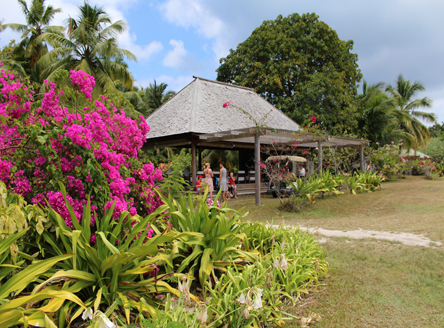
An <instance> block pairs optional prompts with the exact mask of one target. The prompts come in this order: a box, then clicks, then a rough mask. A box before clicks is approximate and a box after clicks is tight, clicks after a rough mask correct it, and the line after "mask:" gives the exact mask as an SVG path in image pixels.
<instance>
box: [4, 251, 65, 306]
mask: <svg viewBox="0 0 444 328" xmlns="http://www.w3.org/2000/svg"><path fill="white" fill-rule="evenodd" d="M72 257H73V254H67V255H60V256H55V257H52V258H50V259H47V260H43V261H40V262H37V263H34V264H31V265H30V266H28V267H27V268H26V269H24V270H23V271H22V272H20V273H18V274H16V275H14V276H13V277H11V278H10V279H9V280H8V281H7V282H5V284H4V285H3V286H1V287H0V299H2V298H6V297H8V296H9V294H10V293H12V292H13V291H15V292H16V294H18V293H20V292H21V291H22V290H23V289H25V288H26V287H27V286H28V285H29V283H31V282H32V281H33V280H34V279H35V278H36V277H38V276H39V275H40V274H42V273H45V272H46V271H48V269H50V268H51V267H52V266H53V265H54V264H56V263H57V262H59V261H63V260H66V259H69V258H72Z"/></svg>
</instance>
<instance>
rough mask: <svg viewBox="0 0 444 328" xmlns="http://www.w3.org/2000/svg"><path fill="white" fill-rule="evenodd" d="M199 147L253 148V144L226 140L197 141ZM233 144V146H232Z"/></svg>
mask: <svg viewBox="0 0 444 328" xmlns="http://www.w3.org/2000/svg"><path fill="white" fill-rule="evenodd" d="M197 145H198V146H199V147H204V148H208V149H218V148H222V149H233V150H236V149H254V145H253V144H247V143H234V142H226V141H221V142H217V143H211V142H199V143H198V144H197ZM233 145H234V147H233Z"/></svg>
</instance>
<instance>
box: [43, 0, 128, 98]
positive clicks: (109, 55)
mask: <svg viewBox="0 0 444 328" xmlns="http://www.w3.org/2000/svg"><path fill="white" fill-rule="evenodd" d="M79 9H80V15H79V17H78V18H77V19H75V18H69V19H68V20H67V32H66V33H67V36H66V37H65V36H63V35H60V34H58V33H52V32H50V31H48V32H46V33H43V34H42V35H41V36H40V37H39V38H38V39H37V40H38V41H40V40H49V42H51V43H52V44H54V45H55V46H54V49H52V50H51V51H50V52H48V53H47V54H46V55H44V56H43V57H42V59H41V62H42V65H44V66H45V69H44V70H43V72H42V74H43V76H45V77H47V78H51V77H52V76H53V75H54V73H55V72H57V71H58V70H60V69H64V70H68V71H70V70H82V71H84V72H85V73H87V74H90V75H92V76H94V77H95V79H96V82H97V84H98V85H99V86H100V87H103V88H104V89H111V90H114V89H115V85H114V82H115V81H116V80H119V81H120V82H121V83H123V84H124V85H125V86H126V87H127V88H132V85H133V78H132V76H131V73H130V72H129V71H128V69H127V68H126V67H125V66H124V65H122V64H121V63H119V60H118V59H121V58H127V59H130V60H136V57H135V56H134V55H133V54H132V53H131V52H130V51H128V50H125V49H121V48H119V46H118V42H117V35H118V34H119V33H121V32H123V31H124V30H125V29H126V23H125V22H124V21H116V22H112V21H111V19H110V17H109V16H108V15H107V13H106V12H105V11H104V10H103V8H102V7H98V6H94V7H92V6H90V5H89V4H88V3H87V2H85V3H84V4H83V5H82V6H80V7H79Z"/></svg>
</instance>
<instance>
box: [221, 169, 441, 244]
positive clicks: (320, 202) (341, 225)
mask: <svg viewBox="0 0 444 328" xmlns="http://www.w3.org/2000/svg"><path fill="white" fill-rule="evenodd" d="M443 195H444V179H435V180H425V179H424V178H422V177H407V179H401V180H397V181H395V182H386V183H383V184H382V190H378V191H376V192H372V193H360V194H358V195H350V194H348V193H347V194H344V195H339V196H337V197H336V196H330V197H326V198H325V199H317V200H316V202H315V203H314V204H312V205H310V206H308V207H307V208H305V209H304V210H303V211H301V212H298V213H288V212H282V211H279V209H278V206H279V200H277V199H274V198H272V197H271V196H263V197H262V200H261V201H262V205H261V206H259V207H257V206H254V197H243V198H241V199H239V200H236V201H232V200H230V205H229V206H230V207H232V208H234V209H243V211H248V212H249V213H250V214H249V216H248V218H249V219H251V220H259V221H262V222H265V221H271V220H274V221H275V223H277V224H279V223H284V224H288V225H298V226H304V227H322V228H324V229H335V230H356V229H365V230H377V231H388V232H408V233H414V234H418V235H424V236H426V237H428V238H430V239H431V240H434V241H441V242H444V224H443V222H444V215H443V213H444V201H443Z"/></svg>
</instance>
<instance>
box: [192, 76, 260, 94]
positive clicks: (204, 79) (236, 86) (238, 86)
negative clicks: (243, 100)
mask: <svg viewBox="0 0 444 328" xmlns="http://www.w3.org/2000/svg"><path fill="white" fill-rule="evenodd" d="M193 79H197V80H203V81H207V82H211V83H216V84H222V85H226V86H229V87H233V88H239V89H245V90H248V91H252V92H254V89H253V88H248V87H243V86H241V85H235V84H231V83H226V82H220V81H216V80H210V79H206V78H203V77H199V76H194V75H193Z"/></svg>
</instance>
